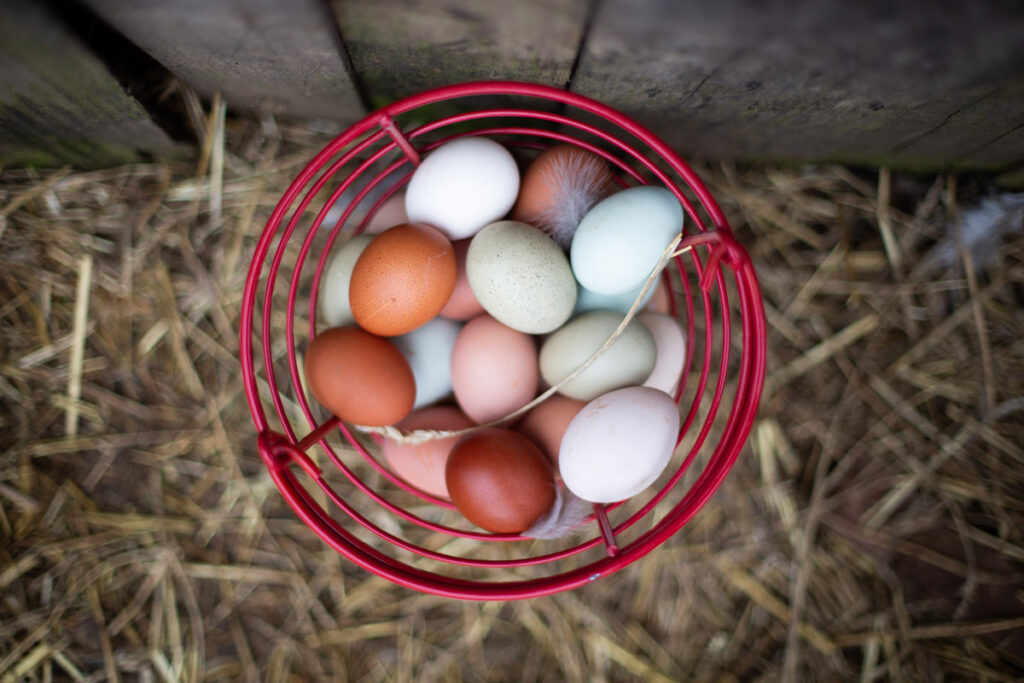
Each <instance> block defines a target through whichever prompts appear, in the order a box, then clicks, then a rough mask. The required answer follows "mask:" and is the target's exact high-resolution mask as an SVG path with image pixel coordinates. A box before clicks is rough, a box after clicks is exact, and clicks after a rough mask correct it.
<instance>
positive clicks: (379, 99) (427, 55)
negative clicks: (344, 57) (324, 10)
mask: <svg viewBox="0 0 1024 683" xmlns="http://www.w3.org/2000/svg"><path fill="white" fill-rule="evenodd" d="M587 5H588V3H587V1H586V0H519V1H517V2H477V1H475V0H451V1H449V2H444V3H441V2H436V1H433V0H333V6H334V11H335V15H336V16H337V18H338V22H339V24H340V26H341V32H342V35H343V36H344V39H345V45H346V46H347V48H348V51H349V54H350V55H351V57H352V64H353V67H354V69H355V71H356V73H357V74H358V75H359V78H360V80H361V81H362V83H363V84H364V86H365V88H366V91H367V93H368V95H369V97H370V100H371V103H372V104H373V106H375V107H377V106H382V105H384V104H387V103H388V102H391V101H393V100H395V99H397V98H399V97H403V96H405V95H409V94H412V93H415V92H419V91H421V90H425V89H427V88H432V87H436V86H440V85H447V84H451V83H461V82H465V81H472V80H489V79H508V80H525V81H533V82H536V83H544V84H547V85H553V86H557V87H560V88H561V87H564V86H565V84H566V83H567V82H568V80H569V75H570V72H571V70H572V65H573V61H574V60H575V58H576V53H577V50H578V47H579V43H580V39H581V37H582V34H583V25H584V21H585V18H586V13H587Z"/></svg>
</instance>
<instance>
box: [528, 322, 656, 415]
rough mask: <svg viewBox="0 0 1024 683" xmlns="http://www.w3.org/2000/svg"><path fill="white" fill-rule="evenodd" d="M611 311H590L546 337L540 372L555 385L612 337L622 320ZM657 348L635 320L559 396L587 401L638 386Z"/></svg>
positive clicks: (649, 366)
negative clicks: (623, 388)
mask: <svg viewBox="0 0 1024 683" xmlns="http://www.w3.org/2000/svg"><path fill="white" fill-rule="evenodd" d="M622 318H623V316H622V314H621V313H618V312H614V311H591V312H589V313H584V314H583V315H581V316H579V317H578V318H575V319H573V320H572V321H570V322H569V323H568V324H566V325H565V326H564V327H562V328H561V329H559V330H558V331H557V332H555V333H553V334H552V335H551V336H549V337H548V338H547V339H546V340H545V341H544V344H543V346H541V349H540V373H541V377H543V378H544V381H545V382H547V383H548V384H549V385H551V386H554V385H556V384H558V383H559V382H560V381H562V380H563V379H564V378H566V377H568V376H569V374H570V373H572V371H573V370H575V369H576V368H577V367H579V366H580V365H582V364H583V363H585V362H586V361H587V359H588V358H590V357H591V356H592V355H593V354H594V352H595V351H597V350H598V349H599V348H601V346H602V345H603V344H604V343H605V341H606V340H607V339H608V338H609V337H611V335H612V333H613V332H614V331H615V329H616V328H617V327H618V326H619V323H621V322H622ZM656 357H657V347H656V346H655V343H654V338H653V337H652V336H651V333H650V332H649V331H648V330H647V328H646V327H644V326H643V324H642V323H640V322H639V321H637V320H636V319H634V320H631V321H630V322H629V325H627V326H626V329H624V330H623V331H622V334H621V335H620V336H619V338H618V339H616V340H615V342H614V343H613V344H612V345H611V346H610V347H609V348H608V349H607V350H606V351H605V352H604V353H602V354H601V355H600V356H598V357H597V359H595V360H594V362H593V363H592V364H591V365H590V366H588V367H587V368H586V369H585V370H584V371H583V372H581V373H580V374H579V375H578V376H577V377H575V378H573V379H572V380H570V381H569V382H568V383H566V385H565V386H563V387H562V388H561V389H559V393H561V394H563V395H565V396H568V397H569V398H575V399H578V400H580V401H590V400H593V399H595V398H597V397H598V396H600V395H601V394H603V393H606V392H608V391H611V390H613V389H618V388H619V387H625V386H629V385H632V384H642V383H643V381H644V380H646V379H647V377H648V376H650V374H651V370H653V369H654V363H655V360H656Z"/></svg>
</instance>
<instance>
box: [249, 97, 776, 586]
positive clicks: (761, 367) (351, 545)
mask: <svg viewBox="0 0 1024 683" xmlns="http://www.w3.org/2000/svg"><path fill="white" fill-rule="evenodd" d="M476 95H505V96H507V95H525V96H531V97H536V98H539V99H543V100H547V101H555V102H561V103H563V104H566V105H570V106H574V107H577V108H579V109H581V110H584V111H587V112H589V113H591V114H594V115H596V116H598V117H600V118H602V119H604V120H605V121H608V122H610V123H613V124H616V125H618V126H619V127H621V128H622V129H623V130H624V131H626V132H628V133H629V134H630V135H632V136H633V137H635V138H636V139H637V140H639V141H640V142H642V143H643V144H644V145H646V146H647V147H648V148H649V149H650V150H651V151H652V152H653V153H654V154H655V155H656V156H657V157H658V158H659V159H660V160H661V161H664V162H665V163H666V164H668V165H669V167H670V168H671V169H672V170H673V171H674V172H675V173H677V174H678V175H679V177H680V178H681V180H682V181H683V182H684V183H685V185H686V187H687V189H689V190H690V191H691V192H692V193H693V194H694V195H695V196H696V197H697V199H698V201H699V203H700V206H701V208H703V209H704V211H705V212H706V213H707V215H708V216H709V217H710V218H711V221H712V223H713V226H714V230H712V231H710V232H707V233H701V235H702V236H706V237H708V238H709V239H707V240H703V241H706V242H709V243H711V242H715V244H714V245H712V248H713V249H717V250H718V259H719V260H720V261H721V262H722V263H723V264H725V265H728V266H730V268H731V270H732V271H733V273H734V275H735V277H736V284H737V288H736V289H737V291H738V293H739V298H740V301H739V304H740V310H741V314H740V318H741V322H742V334H743V349H742V357H741V361H740V369H739V376H740V379H739V381H738V385H737V397H739V396H741V394H740V391H741V390H742V392H743V394H742V396H743V397H744V400H743V406H742V410H740V411H739V412H737V406H735V405H734V406H733V410H732V412H731V413H730V414H729V420H728V423H727V425H726V427H725V430H724V434H723V437H722V439H721V441H719V443H718V444H717V447H716V448H715V451H714V454H713V456H712V458H711V459H710V460H709V462H708V465H707V466H706V468H705V470H704V471H703V472H702V473H701V475H700V477H699V478H698V480H697V482H695V483H694V484H693V486H692V487H691V489H690V490H689V491H688V492H687V493H686V495H685V496H684V497H683V499H682V500H681V501H680V502H679V503H678V504H677V505H676V506H675V508H673V510H672V511H670V512H669V513H668V514H666V516H665V517H664V518H662V519H661V520H660V521H659V522H658V523H657V526H656V527H655V528H653V529H652V530H650V531H648V532H646V533H644V534H643V535H642V536H641V537H640V538H639V539H637V540H635V541H633V542H631V544H630V545H629V546H627V547H626V548H623V549H621V552H620V551H619V548H618V547H617V546H614V545H611V546H609V548H608V553H607V556H606V557H603V558H601V559H598V560H596V561H594V562H592V563H589V564H587V565H585V566H582V567H578V568H575V569H572V570H569V571H567V572H563V573H560V574H552V575H550V576H546V577H542V578H534V579H525V580H520V581H504V582H488V581H475V580H464V579H457V578H453V577H449V576H445V575H443V574H438V573H434V572H429V571H425V570H422V569H418V568H415V567H412V566H410V565H407V564H404V563H402V562H401V561H399V560H397V559H395V558H392V557H390V556H388V555H386V554H384V553H381V552H380V551H378V550H376V549H374V548H373V547H372V546H370V545H369V544H367V543H365V542H364V541H362V540H361V539H359V538H358V537H356V536H355V535H354V534H352V533H351V532H350V531H348V530H347V529H344V528H342V527H341V526H340V525H339V524H336V523H334V522H333V520H331V519H330V515H329V514H327V513H326V512H325V511H324V510H323V509H322V508H321V507H320V506H319V505H318V504H317V503H316V502H315V501H313V499H312V498H311V497H310V495H309V493H308V492H306V490H305V489H304V488H303V486H302V484H301V483H300V482H299V481H298V479H297V478H296V475H295V472H294V471H293V469H292V468H291V465H293V464H298V465H300V467H301V468H302V469H303V470H305V471H306V473H307V474H308V475H310V476H311V477H313V478H314V479H316V480H319V481H321V482H322V478H321V477H320V472H319V470H318V468H317V466H316V465H315V464H314V463H312V460H310V459H309V458H308V456H305V453H304V452H302V451H301V450H297V448H296V446H295V445H294V444H292V445H291V447H288V444H282V443H280V441H278V440H275V438H276V437H275V438H269V437H270V436H271V435H272V433H271V432H269V430H268V423H267V418H266V415H265V414H264V412H263V406H262V395H261V393H260V391H259V387H258V383H257V376H256V371H255V363H254V356H253V348H252V333H253V313H254V311H255V310H256V305H257V303H256V296H257V292H258V290H259V285H260V282H261V280H262V279H263V278H262V277H261V273H262V269H263V265H264V263H265V261H266V257H267V252H268V251H269V247H270V243H271V242H272V241H273V238H274V236H275V235H276V234H277V232H278V230H279V228H280V227H281V222H282V218H283V217H284V216H285V214H286V213H287V211H288V209H289V207H291V206H292V205H293V203H294V201H295V199H296V197H297V196H298V195H299V193H300V191H301V190H302V189H303V188H304V187H306V185H307V184H308V183H309V181H310V179H311V178H312V177H313V176H315V174H316V173H317V172H319V171H320V170H321V169H322V168H323V166H324V163H325V162H326V161H327V160H328V159H330V158H331V157H332V156H334V154H336V153H337V152H338V151H340V150H341V149H344V148H345V147H346V146H347V145H349V144H351V143H352V142H354V141H357V140H360V139H361V138H364V137H365V136H366V135H367V134H371V133H372V132H373V131H374V130H375V129H376V130H377V131H378V132H385V133H387V134H390V135H392V138H393V139H394V138H395V132H396V129H395V123H394V121H393V118H394V117H396V116H399V115H401V114H405V113H408V112H411V111H414V110H416V109H418V108H420V107H423V106H426V105H431V104H435V103H438V102H442V101H446V100H452V99H460V98H465V97H472V96H476ZM449 118H454V117H446V118H442V119H438V120H435V121H432V122H431V124H441V123H443V122H445V121H447V120H448V119H449ZM397 135H398V137H399V138H402V134H401V132H400V131H398V132H397ZM396 142H398V144H399V146H400V147H402V145H401V140H400V139H399V140H396ZM406 144H408V141H406ZM403 151H406V153H407V154H408V151H407V150H405V148H404V147H403ZM413 153H414V154H415V151H413ZM325 175H326V174H325ZM674 189H675V190H676V193H677V194H678V193H679V191H678V188H674ZM713 258H715V257H714V252H712V256H710V257H709V259H708V269H707V271H706V272H707V273H708V274H709V275H710V274H711V272H712V270H716V269H713V268H711V267H710V266H711V261H712V259H713ZM277 265H278V263H277V259H275V264H274V266H273V268H276V266H277ZM716 266H717V261H716ZM723 271H724V269H721V270H717V272H716V273H715V275H716V277H714V278H712V277H707V278H702V282H703V280H704V279H707V280H708V282H709V284H710V283H711V281H712V280H714V282H715V283H717V284H719V286H722V287H723V291H724V282H722V278H723ZM275 272H276V270H275ZM267 307H269V296H268V300H267ZM264 313H266V311H265V312H264ZM240 328H241V330H240V332H241V333H240V337H241V339H240V352H241V362H242V374H243V383H244V385H245V392H246V397H247V400H248V402H249V407H250V412H251V414H252V416H253V420H254V423H255V425H256V427H257V431H258V432H259V433H260V439H259V447H260V453H261V455H262V457H263V459H264V462H265V464H266V465H267V467H268V470H269V472H270V474H271V478H272V479H273V481H274V483H275V485H276V486H277V488H278V490H279V491H280V492H281V494H282V495H283V496H284V498H285V499H286V501H287V502H288V503H289V505H290V507H292V509H293V510H294V511H295V513H296V514H297V515H299V517H300V518H301V519H302V520H303V521H304V522H305V523H306V525H307V526H309V527H310V528H311V529H312V530H313V531H314V532H315V533H316V534H317V535H318V536H319V537H320V538H321V539H322V540H323V541H325V542H326V543H327V544H328V545H330V546H331V547H332V548H334V549H335V550H336V551H337V552H339V553H340V554H342V555H343V556H345V557H346V558H347V559H349V560H350V561H352V562H354V563H355V564H357V565H359V566H361V567H362V568H364V569H366V570H368V571H371V572H372V573H375V574H377V575H379V576H382V577H384V578H387V579H389V580H390V581H392V582H394V583H397V584H399V585H402V586H405V587H408V588H412V589H415V590H419V591H423V592H427V593H433V594H437V595H442V596H447V597H456V598H464V599H477V600H481V599H483V600H492V599H520V598H528V597H536V596H540V595H550V594H553V593H557V592H561V591H564V590H570V589H572V588H576V587H578V586H581V585H584V584H586V583H588V582H590V581H593V580H595V579H597V578H600V577H603V576H607V575H609V574H612V573H614V572H616V571H618V570H620V569H622V568H624V567H625V566H627V565H628V564H630V563H632V562H633V561H635V560H638V559H640V558H641V557H642V556H643V555H646V554H647V553H648V552H650V551H651V550H653V549H654V548H655V547H657V546H659V545H661V544H662V543H664V542H665V541H666V540H668V538H670V537H671V536H673V535H674V534H675V533H676V532H677V531H678V530H679V529H680V528H681V527H682V526H683V525H684V524H685V523H686V522H687V521H689V519H690V518H691V517H692V516H693V515H694V514H696V512H697V511H698V510H699V509H700V508H701V507H702V506H703V504H704V503H705V502H706V501H707V499H708V498H710V497H711V495H713V493H714V492H715V491H716V490H717V489H718V487H719V485H720V484H721V482H722V480H723V479H724V478H725V476H726V474H727V473H728V471H729V469H731V467H732V464H733V463H734V462H735V460H736V458H737V457H738V455H739V452H740V450H741V448H742V446H743V444H744V442H745V441H746V438H747V436H748V435H749V432H750V429H751V427H752V425H753V420H754V417H755V415H756V412H757V407H758V405H759V402H760V394H761V390H762V387H763V383H764V375H765V320H764V311H763V305H762V301H761V295H760V288H759V285H758V283H757V278H756V275H755V273H754V270H753V266H752V263H751V261H750V258H749V256H748V255H747V254H746V252H745V251H744V250H743V248H742V247H741V246H739V245H738V244H737V243H736V241H735V239H734V238H733V236H732V232H731V229H730V228H729V226H728V223H727V221H726V219H725V216H724V214H723V212H722V211H721V209H720V208H719V206H718V204H717V203H716V202H715V200H714V198H713V197H712V196H711V194H710V192H709V191H708V190H707V188H706V187H705V186H704V184H703V182H702V181H701V180H700V179H699V178H698V177H697V176H696V174H695V173H694V172H693V171H692V169H690V167H689V165H688V164H686V163H685V162H684V161H683V160H682V159H681V158H680V157H679V156H678V155H677V154H676V153H675V152H674V151H673V150H672V149H671V148H669V147H668V146H667V145H666V144H665V143H664V142H663V141H662V140H661V139H660V138H659V137H657V136H656V135H655V134H654V133H653V132H651V131H650V130H648V129H647V128H645V127H644V126H642V125H641V124H639V123H637V122H636V121H634V120H633V119H631V118H630V117H628V116H626V115H624V114H622V113H621V112H618V111H616V110H614V109H612V108H611V107H609V106H607V105H604V104H602V103H600V102H597V101H596V100H592V99H590V98H588V97H585V96H583V95H579V94H576V93H571V92H567V91H564V90H559V89H557V88H554V87H551V86H547V85H541V84H536V83H526V82H520V81H474V82H468V83H462V84H458V85H449V86H442V87H439V88H433V89H430V90H426V91H423V92H420V93H417V94H414V95H410V96H409V97H406V98H403V99H401V100H398V101H396V102H394V103H392V104H389V105H387V106H385V107H382V108H380V109H378V110H377V111H375V112H373V113H371V114H369V115H367V116H366V117H364V118H363V119H362V120H360V121H359V122H357V123H356V124H354V125H353V126H350V127H349V128H347V129H346V130H345V131H344V132H342V133H341V134H340V135H338V136H337V137H336V138H335V139H334V140H333V141H332V142H330V143H329V144H328V145H326V146H325V148H324V149H323V150H322V151H321V152H320V153H319V154H317V155H316V156H315V157H314V158H313V159H312V160H311V161H310V162H309V163H308V164H307V165H306V167H304V169H303V170H302V171H301V172H300V173H299V174H298V175H297V176H296V178H295V179H294V180H293V181H292V183H291V185H290V186H289V188H288V190H287V191H286V192H285V193H284V195H283V196H282V197H281V199H280V201H279V202H278V204H277V206H276V207H275V209H274V212H273V213H272V215H271V217H270V219H269V220H268V222H267V225H266V227H265V229H264V232H263V234H262V235H261V238H260V240H259V243H258V245H257V247H256V250H255V253H254V255H253V259H252V262H251V265H250V269H249V273H248V276H247V280H246V287H245V291H244V295H243V302H242V315H241V325H240ZM274 399H275V400H279V396H277V395H275V397H274ZM280 438H282V439H285V440H286V441H287V437H283V436H282V437H280ZM307 439H308V437H307ZM305 441H306V440H303V442H305ZM296 451H297V452H296ZM719 453H722V454H723V457H721V458H717V459H716V458H715V455H717V454H719ZM702 483H703V485H701V486H698V485H699V484H702ZM691 498H692V499H691Z"/></svg>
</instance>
